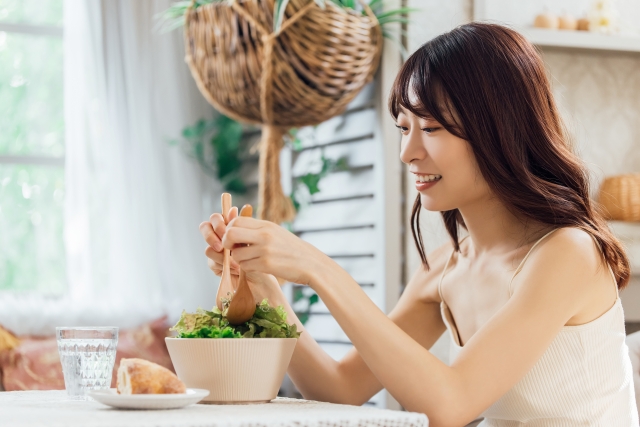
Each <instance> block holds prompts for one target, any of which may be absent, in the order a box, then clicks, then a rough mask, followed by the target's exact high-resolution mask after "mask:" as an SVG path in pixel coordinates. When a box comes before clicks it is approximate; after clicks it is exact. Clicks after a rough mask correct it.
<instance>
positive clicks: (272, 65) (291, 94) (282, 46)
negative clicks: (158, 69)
mask: <svg viewBox="0 0 640 427" xmlns="http://www.w3.org/2000/svg"><path fill="white" fill-rule="evenodd" d="M381 6H382V1H381V0H372V1H371V2H369V3H365V2H364V1H362V0H361V1H358V2H356V1H355V0H192V1H189V2H185V1H183V2H179V3H176V4H175V5H174V6H173V7H172V8H171V9H169V10H168V11H167V12H166V14H165V16H166V17H167V18H169V19H174V20H175V21H174V23H173V24H171V25H174V24H179V23H180V22H181V20H183V22H184V38H185V47H186V61H187V63H188V64H189V67H190V69H191V72H192V75H193V77H194V79H195V80H196V83H197V84H198V87H199V89H200V91H201V92H202V94H203V95H204V96H205V98H206V99H207V100H208V101H209V102H210V103H211V104H212V105H213V106H214V107H215V108H216V109H217V110H218V111H220V112H222V113H223V114H225V115H226V116H228V117H231V118H233V119H235V120H238V121H241V122H245V123H254V124H261V125H262V139H261V143H260V189H259V208H260V209H259V215H260V217H261V218H262V219H268V220H271V221H274V222H276V223H280V222H283V221H290V220H291V219H293V217H294V215H295V209H294V207H293V206H292V203H291V200H290V199H289V198H288V197H287V196H286V195H285V194H284V193H283V191H282V187H281V185H280V169H279V153H280V150H281V149H282V147H283V137H284V135H285V134H286V133H287V132H288V131H289V129H291V128H294V127H301V126H309V125H315V124H318V123H321V122H323V121H325V120H327V119H329V118H331V117H333V116H335V115H338V114H340V113H342V112H343V111H344V110H345V109H346V107H347V105H348V104H349V102H350V101H351V100H352V99H353V98H354V97H355V96H356V95H357V94H358V92H359V91H360V90H361V89H362V88H363V87H364V86H365V85H366V84H367V83H369V82H370V81H371V80H372V79H373V76H374V74H375V72H376V70H377V68H378V65H379V62H380V55H381V49H382V41H383V36H385V32H384V31H383V27H382V26H383V25H384V24H387V23H391V22H405V18H404V17H403V16H402V15H403V14H405V13H407V12H409V11H410V10H409V9H407V8H402V9H397V10H393V11H388V12H383V11H382V7H381ZM174 26H175V25H174ZM386 35H387V36H390V35H389V34H386Z"/></svg>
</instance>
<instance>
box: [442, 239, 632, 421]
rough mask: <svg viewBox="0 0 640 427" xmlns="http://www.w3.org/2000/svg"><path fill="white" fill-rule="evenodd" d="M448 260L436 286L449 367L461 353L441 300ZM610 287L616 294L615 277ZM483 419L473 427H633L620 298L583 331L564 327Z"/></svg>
mask: <svg viewBox="0 0 640 427" xmlns="http://www.w3.org/2000/svg"><path fill="white" fill-rule="evenodd" d="M553 231H556V230H553ZM553 231H551V232H550V233H547V234H546V235H544V236H543V237H542V238H541V239H540V240H538V241H537V242H536V243H535V244H534V245H533V246H532V247H531V249H530V250H529V252H528V253H527V255H526V256H525V257H524V259H523V260H522V262H521V263H520V265H519V266H518V268H517V269H516V271H515V273H514V274H513V277H515V276H516V274H518V273H519V272H520V270H521V269H522V266H523V265H524V262H525V261H526V260H527V258H528V257H529V255H530V254H531V252H532V251H533V249H534V248H535V247H536V246H537V245H538V243H540V242H541V241H542V240H544V239H545V238H546V237H547V236H548V235H550V234H551V233H553ZM453 255H454V254H453V253H452V254H451V257H449V260H448V261H447V263H446V265H445V267H444V270H443V271H442V276H441V278H440V283H439V284H438V292H439V293H440V298H441V301H442V302H441V304H440V310H441V313H442V318H443V319H444V322H445V324H446V326H447V329H448V330H449V332H450V334H451V346H450V351H449V361H450V362H453V361H454V360H455V359H456V358H457V357H458V354H459V353H460V351H462V346H461V345H460V344H461V342H460V337H459V334H458V331H457V329H456V324H455V322H454V320H453V316H452V314H451V311H450V310H449V307H448V306H447V304H446V303H445V301H444V298H442V279H443V278H444V276H445V273H446V271H447V267H448V266H449V261H451V258H452V257H453ZM609 270H611V268H609ZM611 274H612V276H613V272H611ZM513 277H512V278H511V282H513ZM614 285H616V291H617V289H618V287H617V284H616V281H615V276H614ZM509 294H510V295H511V283H510V284H509ZM482 416H483V417H484V421H483V422H482V423H480V425H479V426H478V427H575V426H602V427H605V426H606V427H637V426H638V410H637V408H636V401H635V394H634V387H633V375H632V370H631V361H630V359H629V349H628V348H627V345H626V343H625V329H624V313H623V311H622V303H621V302H620V298H619V297H618V298H617V299H616V302H615V304H614V305H613V307H611V308H610V309H609V310H608V311H607V312H606V313H604V314H603V315H602V316H600V317H599V318H597V319H595V320H593V321H591V322H589V323H586V324H584V325H577V326H564V327H563V328H562V330H561V331H560V333H559V334H558V335H557V336H556V338H555V339H554V340H553V342H552V343H551V345H550V346H549V348H548V349H547V351H546V352H545V353H544V354H543V355H542V357H541V358H540V359H539V360H538V362H537V363H536V364H535V365H534V367H533V368H532V369H531V370H530V371H529V372H528V373H527V374H526V375H525V376H524V377H523V378H522V379H521V380H520V381H519V382H518V383H517V384H516V385H514V386H513V388H511V390H509V391H508V392H506V393H505V394H504V395H503V396H502V397H501V398H500V399H498V400H497V401H496V402H495V403H494V404H493V405H491V406H490V407H489V408H488V409H487V410H486V411H484V412H483V413H482Z"/></svg>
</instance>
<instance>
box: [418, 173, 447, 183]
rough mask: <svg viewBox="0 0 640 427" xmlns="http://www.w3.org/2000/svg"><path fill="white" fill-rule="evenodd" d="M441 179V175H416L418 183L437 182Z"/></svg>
mask: <svg viewBox="0 0 640 427" xmlns="http://www.w3.org/2000/svg"><path fill="white" fill-rule="evenodd" d="M440 178H442V175H416V179H417V180H418V181H420V182H431V181H437V180H439V179H440Z"/></svg>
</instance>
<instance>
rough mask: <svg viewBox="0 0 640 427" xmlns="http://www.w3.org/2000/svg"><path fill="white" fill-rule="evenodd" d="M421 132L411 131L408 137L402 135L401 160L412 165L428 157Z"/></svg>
mask: <svg viewBox="0 0 640 427" xmlns="http://www.w3.org/2000/svg"><path fill="white" fill-rule="evenodd" d="M421 136H422V135H421V134H420V131H418V132H416V131H414V130H411V131H410V132H409V133H408V134H407V135H402V140H401V142H400V160H402V162H403V163H406V164H408V165H410V164H411V163H412V162H415V161H420V160H423V159H424V158H425V157H427V150H426V149H425V147H424V144H423V141H422V138H421Z"/></svg>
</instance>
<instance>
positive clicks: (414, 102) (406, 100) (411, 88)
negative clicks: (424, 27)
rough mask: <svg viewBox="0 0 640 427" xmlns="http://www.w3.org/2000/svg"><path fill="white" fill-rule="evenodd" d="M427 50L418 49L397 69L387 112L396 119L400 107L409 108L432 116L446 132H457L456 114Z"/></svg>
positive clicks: (422, 115) (401, 108)
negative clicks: (426, 52)
mask: <svg viewBox="0 0 640 427" xmlns="http://www.w3.org/2000/svg"><path fill="white" fill-rule="evenodd" d="M428 44H429V43H427V45H428ZM427 50H428V49H424V48H421V49H419V50H418V51H417V52H416V53H414V54H413V55H411V57H410V58H409V59H408V60H407V62H405V63H404V65H403V66H402V68H401V69H400V72H399V73H398V76H397V77H396V80H395V82H394V83H393V87H392V89H391V94H390V96H389V112H390V113H391V116H392V117H393V118H394V120H397V119H398V116H399V115H400V113H401V112H402V111H403V110H405V111H410V112H411V113H412V114H414V115H416V116H417V117H421V118H424V119H433V120H435V121H437V122H438V123H440V124H441V125H442V126H444V127H445V128H446V129H447V130H448V131H449V132H451V133H453V134H455V135H457V136H461V135H460V134H461V133H462V132H461V130H462V129H463V127H462V126H461V123H459V120H458V117H459V115H458V114H457V112H456V109H455V108H454V107H453V104H452V100H451V98H450V97H449V96H448V95H447V91H446V90H445V88H444V87H443V84H442V80H441V79H440V78H439V76H438V74H437V72H436V71H435V69H434V68H435V67H434V66H433V65H432V63H431V58H430V56H429V55H428V54H425V51H427Z"/></svg>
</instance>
